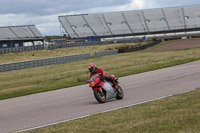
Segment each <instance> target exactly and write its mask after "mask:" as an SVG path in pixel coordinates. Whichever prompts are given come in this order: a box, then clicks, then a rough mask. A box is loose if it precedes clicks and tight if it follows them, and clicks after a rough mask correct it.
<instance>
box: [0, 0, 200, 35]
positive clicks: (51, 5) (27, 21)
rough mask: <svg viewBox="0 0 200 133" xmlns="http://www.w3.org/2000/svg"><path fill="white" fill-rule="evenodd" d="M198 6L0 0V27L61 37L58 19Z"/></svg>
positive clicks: (154, 0)
mask: <svg viewBox="0 0 200 133" xmlns="http://www.w3.org/2000/svg"><path fill="white" fill-rule="evenodd" d="M192 4H200V1H199V0H182V1H176V2H174V0H165V1H162V2H160V0H123V1H122V0H98V1H94V0H56V1H55V0H34V1H33V0H0V20H1V21H0V26H14V25H36V27H37V28H38V29H39V30H40V31H41V33H42V34H43V35H60V24H59V20H58V16H61V15H74V14H85V13H102V12H115V11H130V10H139V9H149V8H160V7H171V6H183V5H192Z"/></svg>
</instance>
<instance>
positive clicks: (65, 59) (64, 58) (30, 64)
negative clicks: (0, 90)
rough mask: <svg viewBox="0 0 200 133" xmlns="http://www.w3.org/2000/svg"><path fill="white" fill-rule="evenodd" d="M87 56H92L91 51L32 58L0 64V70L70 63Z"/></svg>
mask: <svg viewBox="0 0 200 133" xmlns="http://www.w3.org/2000/svg"><path fill="white" fill-rule="evenodd" d="M86 58H90V53H84V54H78V55H70V56H62V57H55V58H47V59H40V60H32V61H24V62H16V63H8V64H0V72H5V71H11V70H18V69H25V68H31V67H39V66H47V65H52V64H62V63H69V62H75V61H79V60H83V59H86Z"/></svg>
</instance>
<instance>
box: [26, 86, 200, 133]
mask: <svg viewBox="0 0 200 133" xmlns="http://www.w3.org/2000/svg"><path fill="white" fill-rule="evenodd" d="M199 110H200V89H197V90H195V91H191V92H189V93H185V94H179V95H176V96H171V97H168V98H164V99H160V100H157V101H153V102H149V103H145V104H141V105H136V106H132V107H127V108H123V109H120V110H116V111H111V112H107V113H100V114H96V115H92V116H90V117H86V118H81V119H76V120H73V121H69V122H65V123H61V124H57V125H53V126H48V127H45V128H40V129H35V130H31V131H27V132H26V133H80V132H81V133H122V132H123V133H199V132H200V126H199V125H200V112H199Z"/></svg>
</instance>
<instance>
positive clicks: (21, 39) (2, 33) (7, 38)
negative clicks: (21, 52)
mask: <svg viewBox="0 0 200 133" xmlns="http://www.w3.org/2000/svg"><path fill="white" fill-rule="evenodd" d="M43 42H44V37H43V36H42V34H41V33H40V32H39V30H38V29H37V28H36V27H35V26H34V25H25V26H7V27H0V48H12V47H23V46H26V45H37V44H42V43H43Z"/></svg>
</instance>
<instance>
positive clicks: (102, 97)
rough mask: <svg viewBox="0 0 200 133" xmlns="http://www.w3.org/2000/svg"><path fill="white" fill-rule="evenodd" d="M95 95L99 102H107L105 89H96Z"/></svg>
mask: <svg viewBox="0 0 200 133" xmlns="http://www.w3.org/2000/svg"><path fill="white" fill-rule="evenodd" d="M94 97H95V98H96V100H97V101H98V102H99V103H105V102H106V94H105V93H104V91H102V92H100V91H99V90H94Z"/></svg>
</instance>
